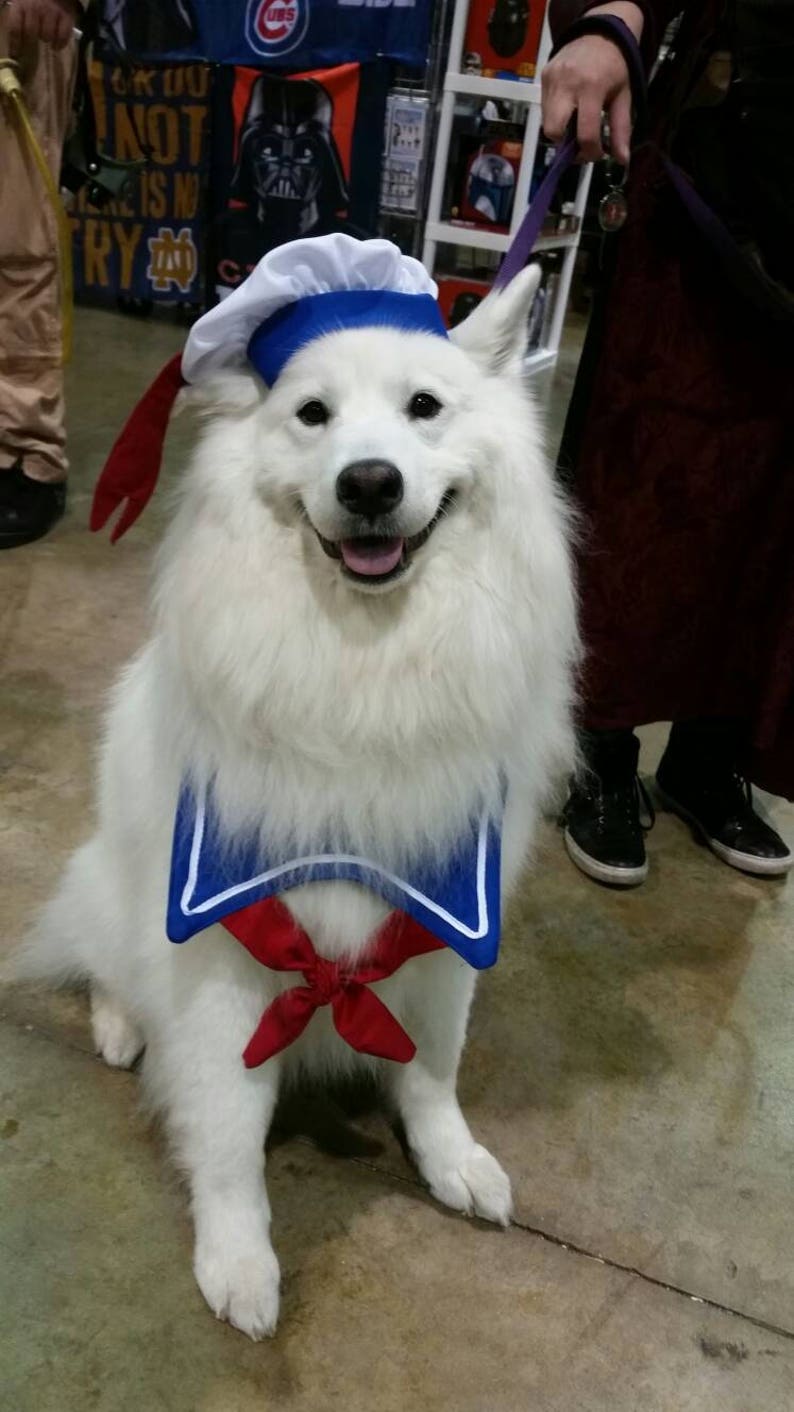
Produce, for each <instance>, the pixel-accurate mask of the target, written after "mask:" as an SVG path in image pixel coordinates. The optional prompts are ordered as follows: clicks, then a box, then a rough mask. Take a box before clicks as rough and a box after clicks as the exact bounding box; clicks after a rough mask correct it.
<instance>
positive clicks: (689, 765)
mask: <svg viewBox="0 0 794 1412" xmlns="http://www.w3.org/2000/svg"><path fill="white" fill-rule="evenodd" d="M740 748H741V731H740V729H739V727H738V726H737V725H736V724H735V723H732V722H729V721H683V722H681V723H680V724H678V725H675V726H673V729H672V731H671V732H670V739H669V741H668V744H667V749H666V750H665V752H664V755H663V757H662V761H661V764H660V765H659V769H658V771H657V774H656V783H657V785H658V789H659V795H660V798H661V801H662V803H663V804H664V805H665V806H666V807H667V808H668V809H670V810H672V812H673V813H675V814H678V815H679V816H680V817H681V818H682V819H685V820H686V821H687V823H688V824H690V825H691V827H692V830H693V832H694V833H695V835H696V836H697V837H699V838H702V839H703V840H704V841H705V842H706V843H707V844H708V846H709V848H710V849H711V850H712V852H714V853H716V854H717V857H718V858H721V859H722V861H723V863H728V864H729V865H730V867H732V868H738V869H739V871H740V872H743V873H753V874H755V875H756V876H757V877H780V876H781V875H782V874H783V873H787V872H788V871H789V869H790V868H791V867H792V865H794V854H792V852H791V849H790V848H788V847H787V845H786V844H785V843H784V842H783V839H782V838H781V837H780V834H778V833H776V832H775V830H774V829H773V828H771V827H770V825H769V824H767V823H765V822H764V820H763V819H761V818H760V817H759V815H758V814H757V813H756V812H755V809H754V808H753V793H752V789H751V788H750V785H749V784H748V782H747V780H745V779H744V778H743V776H742V775H741V773H740V771H739V769H738V768H737V763H736V762H737V759H738V757H739V751H740Z"/></svg>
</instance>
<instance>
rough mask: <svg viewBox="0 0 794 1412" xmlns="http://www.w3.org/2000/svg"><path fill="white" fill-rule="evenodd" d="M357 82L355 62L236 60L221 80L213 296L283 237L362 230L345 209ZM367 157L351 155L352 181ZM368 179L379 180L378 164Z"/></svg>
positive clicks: (235, 281)
mask: <svg viewBox="0 0 794 1412" xmlns="http://www.w3.org/2000/svg"><path fill="white" fill-rule="evenodd" d="M224 87H225V89H226V91H225V93H224ZM361 88H362V75H361V66H360V65H358V64H342V65H340V66H338V67H336V68H333V69H319V70H315V71H314V72H313V73H310V74H296V75H293V76H289V77H286V76H283V75H280V74H277V73H273V72H272V71H271V72H263V71H262V70H256V69H249V68H237V69H235V70H232V71H231V77H230V80H227V82H226V84H225V85H221V87H220V89H219V92H218V93H217V94H216V123H215V148H216V151H215V159H214V167H215V171H214V176H213V182H212V188H213V190H214V191H215V192H216V193H223V200H222V201H221V202H220V203H219V206H218V208H217V209H216V213H215V219H214V222H213V232H212V246H213V263H214V276H215V291H216V295H217V297H218V298H221V299H222V298H224V296H225V295H226V294H229V293H230V292H231V291H232V290H233V289H235V288H236V286H237V285H238V284H239V283H240V282H241V280H243V279H244V278H245V276H246V275H247V274H248V273H249V272H250V271H251V270H252V269H253V267H254V265H255V264H256V263H257V261H258V260H260V259H261V257H262V256H263V255H264V254H266V252H267V251H268V250H272V249H273V248H274V246H276V245H282V244H283V243H284V242H285V241H288V240H295V239H297V238H299V237H300V236H309V235H325V234H327V233H328V232H330V231H333V230H346V231H349V232H350V233H351V234H360V235H363V234H365V233H366V232H365V231H364V230H363V229H361V228H359V227H358V226H357V225H356V224H355V222H354V221H353V220H352V219H351V209H350V208H351V157H352V152H353V146H354V140H355V129H356V119H357V113H358V112H359V100H360V96H361ZM219 108H220V109H221V110H223V111H219ZM366 165H367V164H366V161H364V162H363V163H357V175H358V179H359V180H361V178H362V175H366V171H365V170H362V168H363V169H365V168H366ZM224 169H225V170H224ZM370 181H371V182H372V183H373V184H374V186H375V188H376V189H377V183H378V173H377V171H374V172H372V173H371V174H370Z"/></svg>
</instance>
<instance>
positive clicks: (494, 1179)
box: [424, 1143, 513, 1226]
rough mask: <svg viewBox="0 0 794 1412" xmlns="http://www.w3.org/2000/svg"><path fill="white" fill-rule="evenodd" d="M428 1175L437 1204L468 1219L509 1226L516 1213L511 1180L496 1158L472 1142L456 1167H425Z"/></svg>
mask: <svg viewBox="0 0 794 1412" xmlns="http://www.w3.org/2000/svg"><path fill="white" fill-rule="evenodd" d="M424 1175H425V1177H426V1178H427V1180H428V1183H429V1185H430V1190H431V1192H432V1193H433V1196H434V1197H435V1198H436V1200H437V1201H441V1202H443V1204H444V1206H451V1207H452V1210H453V1211H463V1212H464V1213H465V1214H466V1215H467V1216H472V1215H474V1216H481V1217H482V1218H483V1220H485V1221H495V1222H496V1224H497V1225H498V1226H508V1225H509V1224H510V1217H511V1215H512V1213H513V1194H512V1191H511V1189H510V1178H509V1177H508V1175H507V1173H506V1172H505V1171H504V1169H503V1168H502V1167H500V1165H499V1163H498V1162H497V1160H496V1158H495V1157H492V1156H491V1154H490V1152H488V1151H487V1150H486V1149H485V1148H484V1147H480V1146H479V1144H478V1143H472V1146H471V1148H470V1149H469V1150H468V1151H467V1152H466V1153H465V1154H464V1155H463V1156H462V1157H461V1158H460V1159H459V1160H458V1161H457V1162H456V1163H455V1164H454V1165H452V1166H449V1167H440V1168H436V1169H435V1170H434V1169H432V1168H428V1167H427V1166H426V1167H425V1171H424Z"/></svg>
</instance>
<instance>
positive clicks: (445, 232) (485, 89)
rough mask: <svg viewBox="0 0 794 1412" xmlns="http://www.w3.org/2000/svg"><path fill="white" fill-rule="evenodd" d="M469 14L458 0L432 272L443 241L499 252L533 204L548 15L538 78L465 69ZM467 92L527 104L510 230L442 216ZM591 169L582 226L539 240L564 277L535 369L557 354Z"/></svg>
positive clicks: (432, 228)
mask: <svg viewBox="0 0 794 1412" xmlns="http://www.w3.org/2000/svg"><path fill="white" fill-rule="evenodd" d="M468 14H469V0H455V9H454V14H453V19H452V31H451V34H450V42H449V61H448V68H447V71H446V74H445V77H444V87H443V94H442V98H441V111H440V115H439V121H438V128H437V132H436V135H435V145H434V152H433V158H432V175H431V178H430V191H429V197H428V205H427V221H426V223H425V231H424V244H423V248H422V263H423V264H424V265H425V266H426V268H427V269H428V270H429V271H430V273H431V274H432V273H433V272H434V270H435V266H436V259H437V250H438V246H439V245H452V246H457V247H468V248H470V249H476V250H484V251H489V252H491V253H497V254H498V253H504V251H506V250H507V248H508V246H509V244H510V241H511V239H512V237H513V235H514V234H515V231H516V230H517V228H518V226H519V225H520V223H521V219H522V217H523V215H524V213H525V211H526V208H527V202H528V200H529V191H530V185H531V181H532V173H533V169H534V166H535V161H536V158H537V155H538V148H539V144H540V136H541V129H540V75H541V72H542V69H543V65H544V63H545V62H546V59H547V58H548V55H549V53H550V50H551V35H550V32H549V26H548V18H547V17H546V18H545V19H544V21H543V30H542V33H541V39H540V48H539V51H538V58H537V64H536V68H535V76H534V79H533V80H532V81H526V80H523V79H515V80H514V79H502V78H485V77H480V76H478V75H475V74H467V73H464V72H463V71H462V70H463V54H464V44H465V37H466V24H467V20H468ZM464 96H465V97H468V98H472V97H475V98H481V99H482V101H483V103H486V102H487V101H488V99H492V100H494V101H497V100H498V101H501V102H507V103H512V104H516V105H520V106H521V107H522V108H523V109H524V110H525V112H524V140H523V147H522V152H521V162H520V166H519V170H518V175H517V179H516V188H515V197H514V200H513V210H512V216H511V221H510V229H509V231H508V232H502V231H490V230H488V229H487V227H485V226H474V225H458V224H457V223H455V222H453V221H446V220H444V219H443V218H442V204H443V200H444V189H445V184H446V179H447V168H448V165H449V153H450V145H451V141H452V130H453V123H454V120H455V113H456V103H457V100H458V99H459V98H461V97H464ZM591 175H592V167H591V166H584V167H582V168H581V170H580V172H579V180H578V185H577V189H576V195H575V198H574V202H573V216H574V218H575V224H576V229H575V230H574V231H572V232H568V233H564V234H559V235H549V236H541V238H540V239H539V240H538V242H537V244H536V246H535V250H536V251H537V252H538V253H539V254H540V253H542V252H543V251H545V250H559V251H561V252H562V263H561V269H560V277H559V280H558V281H556V283H555V287H554V291H553V300H552V305H551V308H550V311H549V313H548V314H547V316H546V318H545V320H544V324H545V328H546V334H545V338H544V342H543V345H542V347H540V348H537V349H535V350H533V352H531V353H529V354H528V355H527V359H526V366H527V369H528V370H529V371H532V372H537V371H539V370H540V369H541V368H546V367H549V366H550V365H551V364H552V363H553V362H554V361H555V359H556V357H557V351H558V349H559V346H560V337H561V334H562V325H563V320H564V318H565V309H566V306H567V303H568V295H569V292H570V287H571V279H572V276H573V270H574V263H575V261H576V251H577V249H578V246H579V239H580V236H581V230H582V222H583V217H584V212H585V206H586V204H587V194H588V191H589V188H590V177H591Z"/></svg>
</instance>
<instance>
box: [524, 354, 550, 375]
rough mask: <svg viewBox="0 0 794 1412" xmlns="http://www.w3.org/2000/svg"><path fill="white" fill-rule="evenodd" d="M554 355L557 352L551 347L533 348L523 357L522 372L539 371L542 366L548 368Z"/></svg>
mask: <svg viewBox="0 0 794 1412" xmlns="http://www.w3.org/2000/svg"><path fill="white" fill-rule="evenodd" d="M556 357H557V354H556V351H555V350H554V349H553V348H535V349H534V350H533V351H532V352H531V353H528V354H527V356H526V358H525V359H524V372H526V373H539V372H541V371H542V369H543V368H550V367H551V366H552V364H553V363H554V361H555V359H556Z"/></svg>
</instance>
